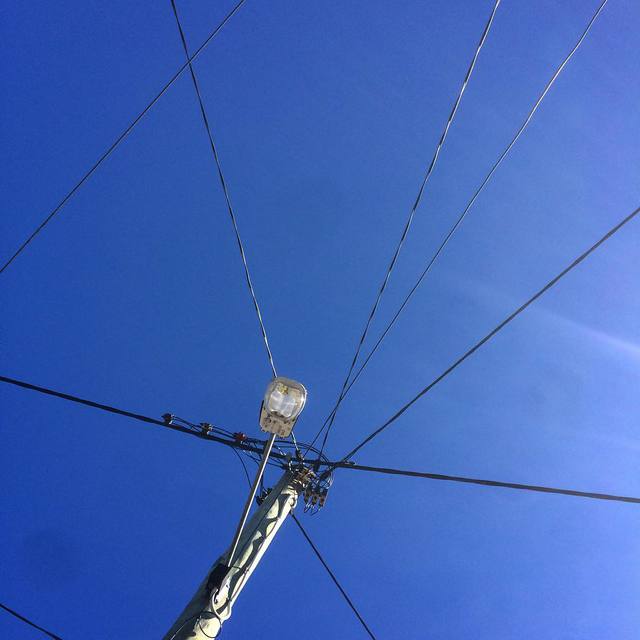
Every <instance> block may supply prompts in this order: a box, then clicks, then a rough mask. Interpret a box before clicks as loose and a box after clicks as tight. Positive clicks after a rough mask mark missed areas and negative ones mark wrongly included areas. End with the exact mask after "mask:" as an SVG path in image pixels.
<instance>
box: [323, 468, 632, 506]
mask: <svg viewBox="0 0 640 640" xmlns="http://www.w3.org/2000/svg"><path fill="white" fill-rule="evenodd" d="M319 465H320V466H330V467H331V468H333V469H355V470H356V471H371V472H373V473H382V474H387V475H393V476H407V477H410V478H427V479H429V480H445V481H447V482H463V483H465V484H477V485H482V486H485V487H504V488H506V489H520V490H522V491H538V492H540V493H557V494H560V495H563V496H576V497H578V498H591V499H594V500H613V501H616V502H632V503H635V504H640V498H633V497H629V496H617V495H611V494H608V493H594V492H592V491H575V490H574V489H558V488H556V487H545V486H541V485H535V484H521V483H517V482H502V481H499V480H480V479H478V478H467V477H465V476H449V475H443V474H441V473H427V472H424V471H408V470H405V469H389V468H387V467H371V466H368V465H363V464H352V463H350V462H330V463H326V462H320V463H319Z"/></svg>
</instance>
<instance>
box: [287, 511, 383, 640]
mask: <svg viewBox="0 0 640 640" xmlns="http://www.w3.org/2000/svg"><path fill="white" fill-rule="evenodd" d="M291 517H292V518H293V521H294V522H295V523H296V524H297V525H298V528H299V529H300V531H301V532H302V535H303V536H304V537H305V538H306V540H307V542H308V543H309V546H310V547H311V548H312V549H313V552H314V553H315V554H316V556H317V558H318V560H320V562H321V563H322V566H323V567H324V568H325V569H326V570H327V573H328V574H329V577H330V578H331V580H333V583H334V584H335V585H336V587H338V590H339V591H340V593H341V594H342V597H343V598H344V599H345V600H346V602H347V604H348V605H349V606H350V607H351V610H352V611H353V613H355V614H356V617H357V618H358V620H359V621H360V624H361V625H362V626H363V627H364V629H365V631H366V632H367V633H368V634H369V637H370V638H371V640H376V637H375V636H374V635H373V632H372V631H371V629H369V627H368V626H367V623H366V622H365V621H364V618H363V617H362V616H361V615H360V613H359V611H358V610H357V609H356V606H355V605H354V604H353V602H352V601H351V598H350V597H349V596H348V595H347V592H346V591H345V590H344V589H343V588H342V585H341V584H340V583H339V582H338V579H337V578H336V576H335V575H334V573H333V571H331V569H330V568H329V565H328V564H327V563H326V562H325V561H324V558H323V557H322V554H321V553H320V551H318V547H316V545H315V544H313V541H312V540H311V538H310V537H309V534H308V533H307V532H306V531H305V530H304V527H303V526H302V524H301V523H300V521H299V520H298V518H296V514H295V513H293V511H291Z"/></svg>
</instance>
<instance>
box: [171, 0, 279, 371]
mask: <svg viewBox="0 0 640 640" xmlns="http://www.w3.org/2000/svg"><path fill="white" fill-rule="evenodd" d="M171 8H172V9H173V15H174V16H175V18H176V24H177V25H178V31H179V32H180V40H181V41H182V48H183V49H184V53H185V56H186V57H187V64H188V65H189V72H190V73H191V80H192V81H193V87H194V89H195V92H196V97H197V98H198V104H199V105H200V113H201V114H202V120H203V122H204V128H205V129H206V131H207V137H208V138H209V145H210V147H211V152H212V154H213V159H214V160H215V163H216V167H217V169H218V177H219V178H220V184H221V185H222V191H223V193H224V199H225V201H226V203H227V210H228V211H229V217H230V218H231V224H232V225H233V232H234V233H235V236H236V242H237V243H238V249H239V250H240V257H241V258H242V265H243V267H244V276H245V278H246V280H247V286H248V287H249V293H250V294H251V299H252V300H253V307H254V309H255V311H256V315H257V316H258V323H259V324H260V332H261V333H262V340H263V342H264V347H265V349H266V351H267V357H268V358H269V365H270V366H271V371H272V372H273V377H274V378H275V377H276V376H277V375H278V374H277V373H276V366H275V364H274V362H273V354H272V353H271V347H270V346H269V339H268V338H267V330H266V329H265V326H264V321H263V319H262V313H261V312H260V305H259V304H258V299H257V298H256V292H255V290H254V288H253V282H252V281H251V274H250V273H249V265H248V264H247V256H246V255H245V251H244V246H243V244H242V239H241V238H240V230H239V229H238V223H237V221H236V216H235V213H234V211H233V206H232V205H231V197H230V196H229V189H228V188H227V181H226V180H225V177H224V173H223V172H222V164H221V162H220V157H219V156H218V150H217V149H216V145H215V142H214V140H213V133H212V132H211V126H210V125H209V118H208V117H207V112H206V109H205V107H204V102H203V101H202V94H201V93H200V87H199V85H198V80H197V78H196V73H195V71H194V69H193V65H192V64H191V57H190V56H189V48H188V46H187V41H186V39H185V35H184V31H183V30H182V24H181V23H180V17H179V16H178V9H177V7H176V3H175V0H171Z"/></svg>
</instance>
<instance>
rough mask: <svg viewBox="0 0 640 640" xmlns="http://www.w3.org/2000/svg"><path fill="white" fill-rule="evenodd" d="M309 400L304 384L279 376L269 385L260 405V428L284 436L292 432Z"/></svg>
mask: <svg viewBox="0 0 640 640" xmlns="http://www.w3.org/2000/svg"><path fill="white" fill-rule="evenodd" d="M306 401H307V390H306V389H305V388H304V385H302V384H300V383H299V382H296V381H295V380H290V379H289V378H283V377H282V376H278V377H277V378H274V379H273V380H272V381H271V382H270V383H269V384H268V385H267V390H266V391H265V394H264V400H263V401H262V406H261V407H260V428H261V429H262V430H263V431H266V432H268V433H274V434H276V435H279V436H280V437H282V438H286V437H288V436H289V435H290V434H291V431H292V430H293V426H294V425H295V423H296V420H297V419H298V416H299V415H300V413H301V412H302V410H303V409H304V405H305V402H306Z"/></svg>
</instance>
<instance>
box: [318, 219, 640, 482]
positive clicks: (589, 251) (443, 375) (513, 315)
mask: <svg viewBox="0 0 640 640" xmlns="http://www.w3.org/2000/svg"><path fill="white" fill-rule="evenodd" d="M638 213H640V207H638V208H637V209H635V210H634V211H632V212H631V213H630V214H629V215H628V216H626V217H625V218H623V219H622V220H621V221H620V222H618V224H616V225H615V226H614V227H612V228H611V229H609V231H607V233H605V234H604V235H603V236H602V237H601V238H600V239H599V240H598V241H597V242H596V243H595V244H593V245H591V246H590V247H589V248H588V249H587V250H586V251H584V252H583V253H581V254H580V255H579V256H578V257H577V258H576V259H575V260H574V261H573V262H572V263H571V264H569V266H567V267H565V268H564V269H563V270H562V271H561V272H560V273H559V274H558V275H557V276H555V277H554V278H552V279H551V280H549V282H547V284H545V285H544V287H542V289H539V290H538V291H537V292H536V293H534V294H533V295H532V296H531V297H530V298H529V299H528V300H527V301H526V302H525V303H524V304H522V305H520V306H519V307H518V308H517V309H516V310H515V311H514V312H513V313H511V314H510V315H508V316H507V317H506V318H505V319H504V320H503V321H502V322H501V323H500V324H499V325H498V326H496V327H495V328H494V329H493V330H491V331H490V332H489V333H488V334H487V335H486V336H485V337H484V338H482V339H481V340H480V341H478V342H476V344H475V345H474V346H473V347H471V348H470V349H469V350H468V351H466V352H465V353H464V355H462V356H460V358H458V359H457V360H456V361H455V362H454V363H453V364H452V365H451V366H450V367H448V368H447V369H446V370H445V371H444V372H443V373H441V374H440V375H439V376H438V377H437V378H435V380H433V381H432V382H431V383H429V384H428V385H427V386H426V387H425V388H424V389H422V391H420V392H419V393H418V394H417V395H415V396H414V397H413V398H412V399H411V400H410V401H409V402H407V403H406V404H405V405H404V406H403V407H402V408H401V409H400V410H399V411H396V413H394V414H393V415H392V416H391V417H390V418H389V419H388V420H387V421H386V422H385V423H384V424H383V425H382V426H381V427H379V428H378V429H376V430H375V431H374V432H373V433H372V434H370V435H369V436H367V437H366V438H365V439H364V440H363V441H362V442H361V443H360V444H359V445H358V446H356V447H354V448H353V449H352V450H351V451H350V452H349V453H347V455H345V456H344V457H343V458H342V460H341V461H340V462H345V461H347V460H349V458H351V457H352V456H353V455H354V454H355V453H356V452H358V451H359V450H360V449H362V447H364V446H365V445H366V444H367V443H368V442H370V441H371V440H373V439H374V438H375V437H376V436H377V435H379V434H380V433H382V432H383V431H384V430H385V429H386V428H387V427H389V426H390V425H391V424H392V423H393V422H395V421H396V420H397V419H398V418H399V417H400V416H401V415H402V414H403V413H404V412H405V411H406V410H407V409H408V408H409V407H411V406H412V405H413V404H414V403H415V402H417V401H418V400H419V399H420V398H421V397H422V396H423V395H425V394H426V393H428V392H429V391H430V390H431V389H433V387H435V386H436V385H437V384H438V383H439V382H441V381H442V380H444V379H445V378H446V377H447V376H448V375H449V374H450V373H451V372H452V371H454V370H455V369H456V368H457V367H458V366H459V365H461V364H462V363H463V362H464V361H465V360H466V359H467V358H468V357H469V356H471V355H473V354H474V353H475V352H476V351H477V350H478V349H479V348H480V347H481V346H482V345H483V344H485V343H486V342H488V341H489V340H491V338H493V336H495V335H496V334H497V333H498V332H499V331H500V330H502V329H503V328H504V327H506V326H507V325H508V324H509V323H510V322H511V321H512V320H513V319H514V318H516V317H517V316H518V315H520V314H521V313H522V312H523V311H524V310H525V309H526V308H527V307H528V306H529V305H531V304H532V303H533V302H535V301H536V300H537V299H538V298H539V297H540V296H542V295H543V294H544V293H545V292H547V291H548V290H549V289H551V287H553V286H554V285H555V284H556V283H557V282H558V281H559V280H560V279H561V278H563V277H564V276H565V275H566V274H567V273H569V272H570V271H571V270H572V269H574V268H575V267H577V266H578V265H579V264H580V263H581V262H582V261H583V260H585V259H586V258H587V257H588V256H589V255H591V254H592V253H593V252H594V251H595V250H596V249H597V248H598V247H599V246H600V245H602V244H603V243H604V242H606V241H607V240H608V239H609V238H610V237H611V236H612V235H614V234H615V233H617V232H618V231H619V230H620V229H622V227H623V226H624V225H626V224H627V223H628V222H630V221H631V220H632V219H633V218H635V217H636V216H637V215H638ZM329 470H331V467H330V468H329ZM327 473H328V471H325V474H327Z"/></svg>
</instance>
